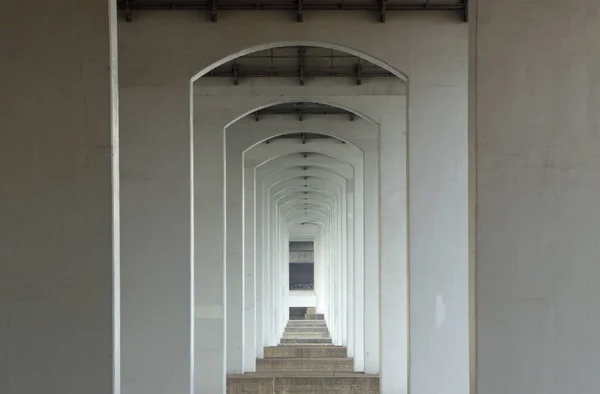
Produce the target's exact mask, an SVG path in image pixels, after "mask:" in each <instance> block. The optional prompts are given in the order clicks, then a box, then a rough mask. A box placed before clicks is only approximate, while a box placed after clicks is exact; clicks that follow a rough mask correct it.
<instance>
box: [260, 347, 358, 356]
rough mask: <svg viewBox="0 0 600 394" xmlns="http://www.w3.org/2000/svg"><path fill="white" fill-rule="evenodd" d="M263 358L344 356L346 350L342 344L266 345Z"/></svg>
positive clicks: (346, 354)
mask: <svg viewBox="0 0 600 394" xmlns="http://www.w3.org/2000/svg"><path fill="white" fill-rule="evenodd" d="M264 356H265V358H276V357H282V358H292V357H296V358H346V357H348V350H347V349H346V348H345V347H343V346H327V345H326V346H318V345H310V346H292V345H289V346H268V347H265V352H264Z"/></svg>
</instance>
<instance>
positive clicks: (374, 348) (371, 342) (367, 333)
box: [355, 151, 380, 374]
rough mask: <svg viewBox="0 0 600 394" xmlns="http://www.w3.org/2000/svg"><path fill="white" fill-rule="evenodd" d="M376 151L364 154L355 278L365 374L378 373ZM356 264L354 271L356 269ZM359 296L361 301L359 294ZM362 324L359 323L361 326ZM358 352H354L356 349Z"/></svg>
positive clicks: (377, 185)
mask: <svg viewBox="0 0 600 394" xmlns="http://www.w3.org/2000/svg"><path fill="white" fill-rule="evenodd" d="M378 163H379V152H378V151H366V152H365V188H364V198H365V205H364V218H365V231H364V239H365V243H364V256H365V257H364V262H363V269H364V277H363V278H361V277H360V275H359V274H358V272H359V271H357V275H356V276H355V286H356V294H357V296H358V297H357V307H356V322H357V324H356V332H357V335H358V333H360V332H361V331H363V332H364V345H363V346H364V358H365V361H364V363H365V364H364V370H365V373H370V374H377V373H379V347H380V343H379V315H380V313H379V193H378V190H379V170H378V169H379V165H378ZM359 264H360V261H358V262H357V270H360V265H359ZM360 294H363V295H364V298H362V297H360V296H359V295H360ZM361 321H362V323H361ZM357 351H358V349H357Z"/></svg>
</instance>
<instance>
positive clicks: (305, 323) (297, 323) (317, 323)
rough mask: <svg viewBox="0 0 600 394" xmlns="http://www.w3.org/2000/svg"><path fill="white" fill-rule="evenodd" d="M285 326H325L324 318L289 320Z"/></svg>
mask: <svg viewBox="0 0 600 394" xmlns="http://www.w3.org/2000/svg"><path fill="white" fill-rule="evenodd" d="M287 327H327V323H325V320H290V321H289V322H288V324H287Z"/></svg>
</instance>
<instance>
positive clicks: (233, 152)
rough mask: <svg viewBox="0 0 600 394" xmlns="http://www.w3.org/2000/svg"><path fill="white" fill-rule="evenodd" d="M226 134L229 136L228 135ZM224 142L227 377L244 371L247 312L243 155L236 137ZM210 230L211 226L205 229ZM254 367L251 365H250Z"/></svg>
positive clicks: (232, 136)
mask: <svg viewBox="0 0 600 394" xmlns="http://www.w3.org/2000/svg"><path fill="white" fill-rule="evenodd" d="M227 134H229V135H227ZM227 134H226V138H227V142H229V143H226V147H227V148H226V149H227V155H226V159H227V162H226V166H225V168H226V176H227V179H226V188H225V196H226V202H227V205H226V210H227V212H226V220H227V221H226V223H227V225H226V248H227V255H226V256H225V270H226V278H227V285H226V287H227V325H226V327H227V357H226V360H227V373H229V374H239V373H243V372H244V371H246V368H245V367H244V353H245V350H244V338H245V333H244V328H245V318H246V311H245V305H244V295H245V288H244V286H245V282H246V281H245V266H244V264H245V262H244V238H243V228H244V219H243V216H242V215H243V207H242V204H243V180H242V177H243V171H242V170H243V168H242V153H241V151H240V150H239V149H238V148H237V146H236V145H235V144H234V143H232V142H231V140H232V139H234V138H236V135H235V134H234V135H231V133H227ZM207 227H210V226H207ZM252 363H254V361H252Z"/></svg>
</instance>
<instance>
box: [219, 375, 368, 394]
mask: <svg viewBox="0 0 600 394" xmlns="http://www.w3.org/2000/svg"><path fill="white" fill-rule="evenodd" d="M249 393H253V394H288V393H298V394H300V393H302V394H338V393H339V394H350V393H352V394H379V377H377V376H373V375H363V374H354V373H351V374H350V373H349V374H338V375H329V376H328V375H324V374H314V375H312V376H311V375H308V374H304V375H302V376H293V375H290V374H286V375H285V376H265V375H264V374H245V375H237V376H230V377H229V378H228V379H227V394H249Z"/></svg>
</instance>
